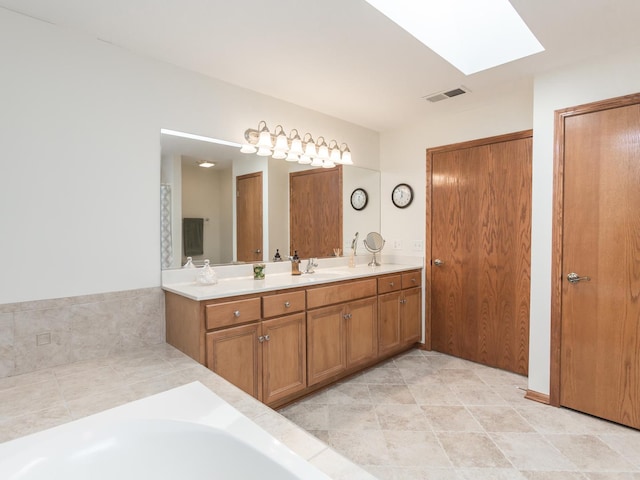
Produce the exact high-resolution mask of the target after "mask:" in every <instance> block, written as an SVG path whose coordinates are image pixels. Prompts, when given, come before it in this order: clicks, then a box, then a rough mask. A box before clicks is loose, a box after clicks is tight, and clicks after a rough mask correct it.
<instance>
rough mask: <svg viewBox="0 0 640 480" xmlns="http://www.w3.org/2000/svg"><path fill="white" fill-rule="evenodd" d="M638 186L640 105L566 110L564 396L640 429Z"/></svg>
mask: <svg viewBox="0 0 640 480" xmlns="http://www.w3.org/2000/svg"><path fill="white" fill-rule="evenodd" d="M639 185H640V105H638V104H633V105H626V106H622V107H618V108H607V109H604V110H602V109H601V110H597V111H592V112H587V113H583V114H580V115H571V116H567V117H565V118H564V199H563V222H564V226H563V237H562V239H563V245H562V327H561V339H560V351H561V353H560V366H561V370H560V404H561V405H564V406H567V407H570V408H574V409H576V410H580V411H583V412H586V413H589V414H592V415H596V416H598V417H602V418H606V419H609V420H613V421H616V422H619V423H623V424H626V425H629V426H633V427H635V428H640V214H639V213H638V212H640V187H639ZM571 272H575V273H577V274H579V275H580V276H588V277H590V280H589V281H587V280H583V281H579V282H577V283H570V282H569V281H568V280H567V275H568V274H569V273H571Z"/></svg>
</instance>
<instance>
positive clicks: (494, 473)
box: [458, 468, 526, 480]
mask: <svg viewBox="0 0 640 480" xmlns="http://www.w3.org/2000/svg"><path fill="white" fill-rule="evenodd" d="M458 475H461V477H462V478H463V479H464V480H526V478H525V477H524V476H522V473H520V472H519V471H518V470H516V469H515V468H459V469H458Z"/></svg>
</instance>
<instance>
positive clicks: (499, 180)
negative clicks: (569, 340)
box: [427, 131, 532, 374]
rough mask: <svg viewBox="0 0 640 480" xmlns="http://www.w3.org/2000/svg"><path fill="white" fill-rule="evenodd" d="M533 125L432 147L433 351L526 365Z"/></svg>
mask: <svg viewBox="0 0 640 480" xmlns="http://www.w3.org/2000/svg"><path fill="white" fill-rule="evenodd" d="M531 152H532V138H531V132H530V131H527V132H520V133H517V134H513V135H504V136H500V137H494V138H490V139H483V140H479V141H474V142H466V143H464V144H457V145H452V146H447V147H440V148H437V149H430V150H429V151H428V152H427V161H428V171H429V172H430V178H428V184H429V185H430V189H431V192H430V193H431V199H430V200H431V203H430V206H429V205H428V208H429V212H430V213H429V215H430V219H431V222H430V223H431V224H430V225H428V226H427V231H428V232H430V235H431V238H430V245H431V265H430V268H428V271H429V272H430V276H431V305H430V309H431V346H432V348H433V349H434V350H437V351H440V352H444V353H448V354H451V355H455V356H458V357H462V358H465V359H468V360H473V361H475V362H479V363H483V364H485V365H490V366H493V367H498V368H502V369H505V370H509V371H512V372H517V373H520V374H527V372H528V363H529V360H528V357H529V290H530V256H531V156H532V153H531Z"/></svg>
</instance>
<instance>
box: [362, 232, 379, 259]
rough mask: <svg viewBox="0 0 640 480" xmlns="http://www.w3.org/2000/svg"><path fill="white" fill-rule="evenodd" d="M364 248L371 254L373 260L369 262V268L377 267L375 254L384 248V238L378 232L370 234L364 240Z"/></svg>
mask: <svg viewBox="0 0 640 480" xmlns="http://www.w3.org/2000/svg"><path fill="white" fill-rule="evenodd" d="M363 243H364V248H366V249H367V250H369V251H370V252H371V253H373V259H372V260H371V262H369V266H370V267H379V266H380V264H379V263H378V262H377V260H376V253H378V252H380V251H381V250H382V248H383V247H384V238H382V235H380V234H379V233H378V232H370V233H369V234H368V235H367V238H365V239H364V242H363Z"/></svg>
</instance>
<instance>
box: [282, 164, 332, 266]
mask: <svg viewBox="0 0 640 480" xmlns="http://www.w3.org/2000/svg"><path fill="white" fill-rule="evenodd" d="M289 198H290V202H289V229H290V232H291V234H290V235H291V238H290V245H289V249H290V250H289V251H290V253H291V255H293V252H294V251H297V252H298V256H299V257H300V258H309V257H329V256H332V255H333V249H334V248H342V167H336V168H331V169H326V168H320V169H314V170H304V171H301V172H294V173H290V174H289Z"/></svg>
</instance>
